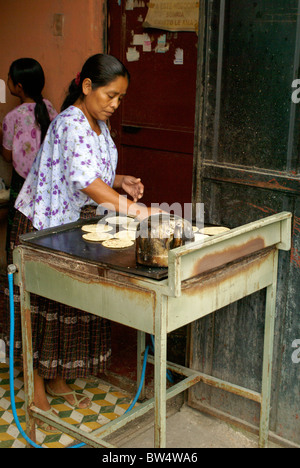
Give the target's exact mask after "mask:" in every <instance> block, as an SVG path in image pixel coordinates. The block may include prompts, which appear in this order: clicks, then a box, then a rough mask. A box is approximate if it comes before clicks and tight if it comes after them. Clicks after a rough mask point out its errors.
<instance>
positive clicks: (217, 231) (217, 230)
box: [200, 226, 230, 236]
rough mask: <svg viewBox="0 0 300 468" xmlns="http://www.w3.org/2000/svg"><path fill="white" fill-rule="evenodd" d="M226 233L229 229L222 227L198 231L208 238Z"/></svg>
mask: <svg viewBox="0 0 300 468" xmlns="http://www.w3.org/2000/svg"><path fill="white" fill-rule="evenodd" d="M226 231H230V229H229V228H227V227H224V226H211V227H206V228H203V229H200V232H201V234H207V235H208V236H216V235H218V234H222V233H223V232H226Z"/></svg>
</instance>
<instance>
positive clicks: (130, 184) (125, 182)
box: [114, 175, 144, 202]
mask: <svg viewBox="0 0 300 468" xmlns="http://www.w3.org/2000/svg"><path fill="white" fill-rule="evenodd" d="M114 188H115V189H123V190H124V191H125V192H126V193H128V195H130V196H131V197H132V199H133V201H134V202H137V201H138V200H140V199H141V198H142V197H143V195H144V185H143V184H142V182H141V179H139V178H136V177H133V176H128V175H116V177H115V181H114Z"/></svg>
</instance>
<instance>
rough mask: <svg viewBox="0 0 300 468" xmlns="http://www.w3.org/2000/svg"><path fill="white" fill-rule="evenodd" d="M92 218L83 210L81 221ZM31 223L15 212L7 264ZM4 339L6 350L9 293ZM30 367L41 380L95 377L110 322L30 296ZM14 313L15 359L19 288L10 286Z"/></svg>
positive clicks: (102, 365)
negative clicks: (31, 356)
mask: <svg viewBox="0 0 300 468" xmlns="http://www.w3.org/2000/svg"><path fill="white" fill-rule="evenodd" d="M93 216H95V209H94V208H92V207H90V206H89V207H86V208H84V209H83V210H82V212H81V218H84V219H88V218H91V217H93ZM34 230H35V229H34V228H33V226H32V224H31V222H30V221H29V220H28V219H27V218H26V217H25V216H24V215H23V214H21V213H20V212H19V211H17V212H16V215H15V217H14V221H13V224H12V228H11V235H10V250H9V263H12V250H13V248H14V247H16V246H17V245H18V243H19V236H20V235H21V234H25V233H27V232H32V231H34ZM5 292H6V295H7V301H6V303H7V314H6V320H5V335H6V343H7V347H9V297H8V295H9V291H8V289H6V291H5ZM30 303H31V323H32V346H33V367H34V369H38V373H39V375H40V376H41V377H44V378H45V379H54V378H56V377H58V376H59V377H62V378H64V379H75V378H88V377H89V376H91V375H93V376H95V377H99V376H100V374H102V373H103V372H104V371H105V369H106V368H107V366H108V364H109V361H110V357H111V330H110V322H109V321H108V320H106V319H103V318H101V317H96V316H94V315H92V314H89V313H86V312H83V311H81V310H79V309H74V308H73V307H69V306H66V305H64V304H60V303H58V302H55V301H50V300H49V299H46V298H43V297H40V296H36V295H34V294H31V295H30ZM14 309H15V337H14V356H15V359H21V357H22V337H21V319H20V295H19V288H18V287H16V286H14ZM7 354H8V352H7Z"/></svg>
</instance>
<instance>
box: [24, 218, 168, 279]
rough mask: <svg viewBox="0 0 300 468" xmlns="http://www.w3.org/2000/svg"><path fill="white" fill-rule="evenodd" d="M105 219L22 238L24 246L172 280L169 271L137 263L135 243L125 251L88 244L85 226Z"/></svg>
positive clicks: (65, 225) (133, 272)
mask: <svg viewBox="0 0 300 468" xmlns="http://www.w3.org/2000/svg"><path fill="white" fill-rule="evenodd" d="M100 219H102V217H97V218H90V219H84V220H79V221H76V222H75V223H68V224H64V225H63V226H58V227H55V228H48V229H44V230H42V231H35V232H32V233H28V234H24V235H22V236H20V243H21V244H25V245H28V246H30V247H33V248H34V247H35V248H39V249H42V250H44V251H52V252H56V253H62V254H64V255H66V256H70V257H72V258H78V259H80V260H83V261H86V262H88V263H93V264H97V265H101V266H104V267H108V268H113V269H116V270H119V271H123V272H126V273H131V274H133V275H138V276H144V277H147V278H152V279H155V280H162V279H165V278H167V277H168V268H155V267H147V266H144V265H139V264H138V263H137V262H136V256H135V244H134V245H133V246H131V247H127V248H124V249H108V248H106V247H103V245H102V244H101V243H100V242H88V241H85V240H84V239H83V238H82V234H84V232H83V231H82V229H81V227H82V226H83V225H86V224H95V223H97V222H98V221H99V220H100Z"/></svg>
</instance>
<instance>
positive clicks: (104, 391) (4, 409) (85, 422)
mask: <svg viewBox="0 0 300 468" xmlns="http://www.w3.org/2000/svg"><path fill="white" fill-rule="evenodd" d="M71 386H72V388H74V390H76V391H79V392H84V394H86V395H87V396H88V397H89V398H90V399H91V400H92V405H91V407H90V408H86V409H74V408H72V407H71V406H70V405H69V404H68V403H67V402H65V401H63V400H62V399H59V398H56V397H55V398H54V397H50V396H49V397H48V398H49V402H50V404H51V407H52V408H54V409H55V410H56V411H57V412H58V413H59V416H60V418H61V419H63V420H64V421H67V422H68V423H70V424H74V425H78V427H80V429H82V430H83V431H86V432H91V431H94V430H95V429H98V428H99V427H101V426H103V425H105V424H107V423H108V422H110V421H112V420H114V419H116V418H118V417H119V416H121V415H122V414H124V412H125V411H126V409H127V408H128V407H129V405H130V402H131V400H130V398H129V396H128V395H127V394H126V393H125V392H124V393H122V392H120V391H119V390H118V389H116V388H114V387H112V386H110V385H109V384H107V383H106V382H103V381H99V383H98V382H95V380H93V381H85V380H83V379H76V380H74V381H73V382H71ZM14 389H15V402H16V410H17V415H18V419H19V422H20V425H21V427H22V429H23V430H24V431H25V430H26V423H25V403H24V398H25V395H24V380H23V373H22V370H21V368H20V367H17V365H16V367H15V369H14ZM36 443H37V444H39V445H42V446H43V447H47V448H64V447H67V446H69V445H70V444H72V443H74V439H73V438H72V437H71V436H69V435H67V434H62V433H55V434H53V433H46V432H45V431H42V430H41V429H37V430H36ZM25 447H26V441H25V440H24V437H23V436H22V434H21V433H20V431H19V429H18V427H17V425H16V423H15V421H14V418H13V414H12V409H11V401H10V391H9V367H8V364H6V363H0V448H25Z"/></svg>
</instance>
